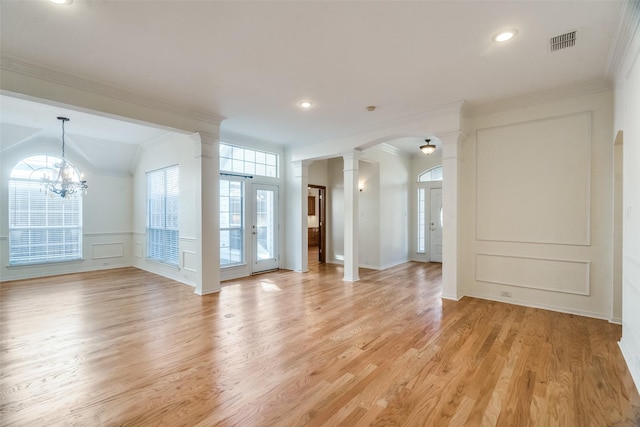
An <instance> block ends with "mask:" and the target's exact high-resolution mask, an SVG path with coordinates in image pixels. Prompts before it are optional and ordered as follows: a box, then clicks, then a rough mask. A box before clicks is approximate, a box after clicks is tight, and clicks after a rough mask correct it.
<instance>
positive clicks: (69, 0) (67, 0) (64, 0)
mask: <svg viewBox="0 0 640 427" xmlns="http://www.w3.org/2000/svg"><path fill="white" fill-rule="evenodd" d="M50 1H51V3H55V4H67V5H69V4H71V3H73V0H50Z"/></svg>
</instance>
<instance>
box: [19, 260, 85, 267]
mask: <svg viewBox="0 0 640 427" xmlns="http://www.w3.org/2000/svg"><path fill="white" fill-rule="evenodd" d="M81 262H84V258H78V259H66V260H64V261H48V262H47V261H45V262H31V263H25V264H9V265H7V268H9V269H21V268H33V267H44V266H48V265H60V264H79V263H81Z"/></svg>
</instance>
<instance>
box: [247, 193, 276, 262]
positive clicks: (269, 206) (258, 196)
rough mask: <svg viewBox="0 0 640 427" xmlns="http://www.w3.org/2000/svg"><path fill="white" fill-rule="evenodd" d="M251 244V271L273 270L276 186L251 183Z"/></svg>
mask: <svg viewBox="0 0 640 427" xmlns="http://www.w3.org/2000/svg"><path fill="white" fill-rule="evenodd" d="M251 188H252V195H253V200H252V201H253V203H252V208H251V210H252V213H251V218H252V224H251V245H252V247H253V257H252V261H253V266H252V268H251V272H252V273H259V272H261V271H267V270H275V269H277V268H278V267H279V265H278V264H279V263H278V258H279V252H278V186H276V185H265V184H253V185H252V186H251Z"/></svg>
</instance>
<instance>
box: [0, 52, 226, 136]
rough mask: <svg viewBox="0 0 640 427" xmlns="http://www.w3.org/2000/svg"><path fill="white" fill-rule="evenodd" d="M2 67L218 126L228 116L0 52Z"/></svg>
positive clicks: (9, 70) (0, 65)
mask: <svg viewBox="0 0 640 427" xmlns="http://www.w3.org/2000/svg"><path fill="white" fill-rule="evenodd" d="M0 69H1V70H3V71H7V72H13V73H16V74H19V75H23V76H27V77H32V78H36V79H40V80H44V81H48V82H52V83H56V84H59V85H63V86H67V87H70V88H73V89H77V90H80V91H83V92H88V93H93V94H96V95H100V96H106V97H109V98H113V99H116V100H118V101H123V102H127V103H130V104H135V105H139V106H143V107H147V108H150V109H154V110H157V111H162V112H164V113H169V114H171V115H175V116H179V117H185V118H189V119H192V120H196V121H199V122H203V123H208V124H212V125H215V126H219V125H220V123H221V122H222V121H223V120H224V119H225V117H223V116H220V115H218V114H216V113H213V112H209V111H203V110H196V109H193V108H190V107H187V106H184V105H179V104H176V103H173V102H170V101H166V100H163V99H159V98H152V97H149V96H146V95H141V94H139V93H135V92H131V91H129V90H124V89H121V88H117V87H114V86H110V85H107V84H104V83H99V82H95V81H92V80H88V79H86V78H84V77H80V76H76V75H72V74H68V73H65V72H62V71H58V70H53V69H50V68H46V67H43V66H40V65H37V64H33V63H30V62H27V61H24V60H22V59H18V58H14V57H10V56H6V55H2V56H0Z"/></svg>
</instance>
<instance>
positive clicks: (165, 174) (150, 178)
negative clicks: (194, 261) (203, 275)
mask: <svg viewBox="0 0 640 427" xmlns="http://www.w3.org/2000/svg"><path fill="white" fill-rule="evenodd" d="M179 195H180V187H179V168H178V166H177V165H176V166H171V167H168V168H164V169H159V170H156V171H152V172H148V173H147V258H148V259H151V260H154V261H158V262H162V263H165V264H169V265H172V266H175V267H177V266H178V256H179V232H178V198H179Z"/></svg>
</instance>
